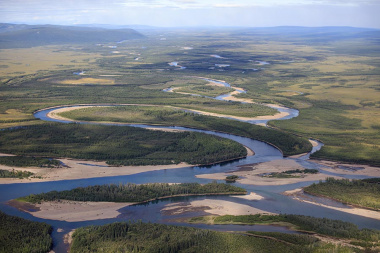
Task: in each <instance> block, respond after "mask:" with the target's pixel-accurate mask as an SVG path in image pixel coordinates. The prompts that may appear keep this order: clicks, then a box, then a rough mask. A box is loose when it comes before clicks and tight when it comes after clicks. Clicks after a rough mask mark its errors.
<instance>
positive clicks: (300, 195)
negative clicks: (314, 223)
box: [283, 188, 380, 220]
mask: <svg viewBox="0 0 380 253" xmlns="http://www.w3.org/2000/svg"><path fill="white" fill-rule="evenodd" d="M283 194H284V195H287V196H291V197H292V198H293V199H295V200H298V201H300V202H304V203H309V204H313V205H317V206H322V207H326V208H329V209H333V210H337V211H341V212H345V213H350V214H354V215H359V216H363V217H367V218H371V219H377V220H380V212H378V211H373V210H368V209H364V208H358V207H351V206H349V205H347V207H346V208H344V207H336V206H330V205H326V204H322V203H318V202H315V201H313V200H311V199H310V198H307V196H306V195H305V193H304V192H303V189H301V188H298V189H294V190H291V191H285V192H283ZM337 202H338V201H337Z"/></svg>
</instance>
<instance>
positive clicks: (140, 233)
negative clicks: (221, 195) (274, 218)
mask: <svg viewBox="0 0 380 253" xmlns="http://www.w3.org/2000/svg"><path fill="white" fill-rule="evenodd" d="M247 235H252V236H247ZM275 237H278V238H275ZM299 242H302V244H299ZM324 248H330V249H332V250H336V251H334V252H343V250H344V252H354V250H353V249H351V248H349V247H342V246H337V245H332V244H326V243H320V242H318V240H315V239H314V240H313V239H310V238H309V237H306V236H305V237H301V236H295V235H287V236H285V235H282V236H279V235H272V238H270V237H269V236H267V237H266V238H263V237H257V235H255V234H254V233H251V234H249V233H247V234H244V235H241V234H232V233H223V232H216V231H210V230H202V229H196V228H191V227H177V226H168V225H162V224H151V223H141V222H137V223H113V224H109V225H104V226H89V227H84V228H79V229H77V230H76V231H75V233H74V234H73V243H72V245H71V251H70V252H73V253H76V252H81V253H82V252H149V253H151V252H152V253H156V252H157V253H158V252H210V253H218V252H226V253H238V252H255V253H261V252H262V253H264V252H268V253H269V252H270V253H276V252H281V253H282V252H294V253H297V252H319V251H318V250H319V249H324Z"/></svg>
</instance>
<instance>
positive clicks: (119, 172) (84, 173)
mask: <svg viewBox="0 0 380 253" xmlns="http://www.w3.org/2000/svg"><path fill="white" fill-rule="evenodd" d="M58 160H59V161H61V162H62V163H63V164H65V165H66V166H67V167H60V168H37V167H28V168H22V167H20V168H18V167H9V166H5V165H0V169H5V170H12V169H15V170H22V171H30V172H33V173H35V174H36V175H35V176H37V177H30V178H24V179H18V178H0V184H14V183H34V182H48V181H59V180H73V179H85V178H97V177H112V176H126V175H133V174H137V173H142V172H148V171H155V170H165V169H178V168H184V167H190V166H191V165H188V164H187V163H180V164H171V165H150V166H120V167H111V166H108V165H107V164H106V163H105V162H97V161H83V160H74V159H58Z"/></svg>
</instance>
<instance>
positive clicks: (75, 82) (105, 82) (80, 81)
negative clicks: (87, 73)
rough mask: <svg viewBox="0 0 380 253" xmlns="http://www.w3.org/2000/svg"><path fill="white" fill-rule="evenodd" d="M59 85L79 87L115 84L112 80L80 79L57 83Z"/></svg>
mask: <svg viewBox="0 0 380 253" xmlns="http://www.w3.org/2000/svg"><path fill="white" fill-rule="evenodd" d="M58 83H60V84H73V85H80V84H102V85H113V84H115V80H113V79H105V78H91V77H86V78H81V79H66V80H62V81H58Z"/></svg>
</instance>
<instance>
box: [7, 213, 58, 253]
mask: <svg viewBox="0 0 380 253" xmlns="http://www.w3.org/2000/svg"><path fill="white" fill-rule="evenodd" d="M52 230H53V229H52V227H51V226H50V225H48V224H45V223H40V222H33V221H29V220H25V219H22V218H19V217H15V216H10V215H7V214H5V213H3V212H0V252H2V253H29V252H36V253H46V252H49V251H50V249H51V246H52V243H53V240H52V238H51V237H50V234H51V233H52Z"/></svg>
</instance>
